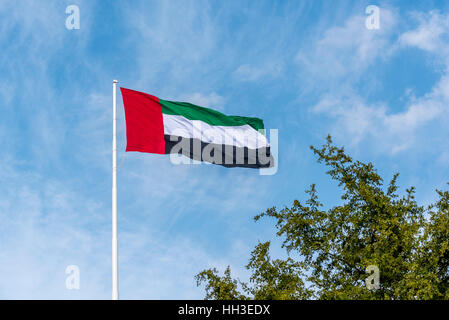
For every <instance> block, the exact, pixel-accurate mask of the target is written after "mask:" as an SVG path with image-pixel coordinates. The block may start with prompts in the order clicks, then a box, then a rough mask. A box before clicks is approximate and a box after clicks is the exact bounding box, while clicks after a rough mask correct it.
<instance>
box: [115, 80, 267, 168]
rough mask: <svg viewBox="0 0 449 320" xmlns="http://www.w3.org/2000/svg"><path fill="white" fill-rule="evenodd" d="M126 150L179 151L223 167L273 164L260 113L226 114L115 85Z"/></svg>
mask: <svg viewBox="0 0 449 320" xmlns="http://www.w3.org/2000/svg"><path fill="white" fill-rule="evenodd" d="M120 90H121V93H122V98H123V104H124V107H125V119H126V139H127V145H126V151H137V152H146V153H156V154H182V155H184V156H186V157H189V158H190V159H193V160H198V161H204V162H209V163H213V164H217V165H222V166H225V167H247V168H269V167H273V166H274V160H273V157H272V155H271V154H270V145H269V143H268V141H267V139H266V137H265V135H264V134H263V133H264V124H263V121H262V120H261V119H259V118H252V117H241V116H227V115H225V114H223V113H221V112H218V111H216V110H213V109H209V108H204V107H200V106H197V105H194V104H191V103H187V102H176V101H168V100H163V99H160V98H158V97H156V96H153V95H150V94H147V93H143V92H139V91H134V90H130V89H125V88H120Z"/></svg>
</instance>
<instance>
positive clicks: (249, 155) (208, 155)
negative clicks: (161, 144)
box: [164, 135, 274, 169]
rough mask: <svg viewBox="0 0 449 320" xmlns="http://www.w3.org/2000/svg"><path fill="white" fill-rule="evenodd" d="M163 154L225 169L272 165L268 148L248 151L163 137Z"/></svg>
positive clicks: (268, 166)
mask: <svg viewBox="0 0 449 320" xmlns="http://www.w3.org/2000/svg"><path fill="white" fill-rule="evenodd" d="M164 139H165V153H166V154H171V153H174V154H182V155H184V156H186V157H188V158H190V159H193V160H197V161H203V162H209V163H212V164H217V165H221V166H223V167H227V168H236V167H240V168H255V169H259V168H271V167H273V165H274V160H273V156H272V155H271V153H270V147H262V148H258V149H249V148H247V147H236V146H230V145H224V144H214V143H207V142H204V141H201V140H200V139H195V138H184V137H179V136H173V135H164Z"/></svg>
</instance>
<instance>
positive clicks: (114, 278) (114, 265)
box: [112, 80, 118, 300]
mask: <svg viewBox="0 0 449 320" xmlns="http://www.w3.org/2000/svg"><path fill="white" fill-rule="evenodd" d="M117 82H118V81H117V80H113V81H112V92H113V96H112V109H113V111H112V114H113V124H112V300H118V239H117Z"/></svg>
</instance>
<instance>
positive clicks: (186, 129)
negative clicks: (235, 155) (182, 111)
mask: <svg viewBox="0 0 449 320" xmlns="http://www.w3.org/2000/svg"><path fill="white" fill-rule="evenodd" d="M163 118H164V134H166V135H173V136H180V137H184V138H195V139H200V140H201V141H203V142H205V143H216V144H226V145H232V146H236V147H246V148H250V149H258V148H263V147H269V146H270V145H269V144H268V141H267V139H266V138H265V136H264V135H263V134H261V133H260V132H258V131H257V130H255V129H254V128H253V127H251V126H249V125H247V124H246V125H244V126H211V125H210V124H208V123H205V122H204V121H201V120H189V119H187V118H184V117H183V116H179V115H171V114H163Z"/></svg>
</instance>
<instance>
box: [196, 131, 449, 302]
mask: <svg viewBox="0 0 449 320" xmlns="http://www.w3.org/2000/svg"><path fill="white" fill-rule="evenodd" d="M310 148H311V149H312V150H313V152H314V154H315V155H316V156H317V157H318V162H319V163H323V164H325V165H326V166H327V167H328V168H329V170H328V171H327V174H328V175H329V176H330V177H331V178H332V179H333V180H336V181H337V182H338V186H339V187H340V188H342V190H343V194H342V196H341V199H342V200H343V204H342V205H338V206H335V207H332V208H331V209H328V210H325V209H324V206H323V204H322V203H321V202H320V201H319V199H318V192H317V189H316V186H315V185H314V184H312V185H311V187H310V189H309V190H307V191H306V193H307V194H308V199H307V200H306V201H305V203H301V202H300V201H298V200H294V201H293V205H292V206H291V207H285V208H283V209H281V210H278V209H276V208H275V207H273V208H269V209H267V210H266V212H264V213H262V214H260V215H257V216H256V217H255V218H254V219H255V220H256V221H257V220H259V219H261V218H273V219H274V220H275V222H276V229H277V236H279V237H282V238H283V245H282V247H283V248H284V249H285V250H286V251H287V253H288V254H289V258H288V259H285V260H282V259H276V260H272V259H271V257H270V255H269V248H270V242H265V243H259V244H258V245H257V246H256V247H255V249H254V250H253V252H252V253H251V258H250V261H249V263H248V265H247V266H246V268H247V269H248V270H249V271H250V272H251V277H250V281H249V283H244V282H241V281H240V280H238V279H237V280H234V279H232V278H231V270H230V268H229V267H228V268H227V269H226V271H225V274H224V276H220V275H219V272H218V271H217V270H216V269H208V270H204V271H202V272H200V273H199V274H197V275H196V280H197V285H199V286H200V285H202V284H205V285H206V288H205V289H206V299H448V298H449V192H447V191H444V192H443V191H439V190H437V194H438V200H437V201H436V203H434V204H432V205H430V206H427V207H425V206H421V205H418V203H417V201H416V200H415V188H414V187H411V188H409V189H406V191H405V194H404V195H402V196H400V195H399V194H398V185H397V179H398V174H395V175H394V176H393V178H392V179H391V180H390V182H389V183H388V184H385V183H384V181H383V179H382V178H381V177H380V176H379V174H378V173H377V170H376V169H375V168H374V166H373V164H372V163H363V162H360V161H355V160H353V159H352V158H351V157H350V156H349V155H348V154H347V153H346V152H345V150H344V148H339V147H337V146H335V145H334V144H333V142H332V139H331V137H330V136H328V137H327V142H326V143H325V144H324V145H323V146H322V147H321V148H319V149H318V148H315V147H313V146H311V147H310ZM293 252H296V253H298V256H299V257H300V258H299V259H296V260H294V259H292V258H291V253H293ZM372 265H374V266H377V268H378V269H379V285H378V288H377V289H376V290H373V289H372V288H371V289H370V288H368V287H367V285H366V283H365V280H366V278H367V277H368V276H370V274H368V273H367V272H366V268H367V267H368V266H372Z"/></svg>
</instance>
